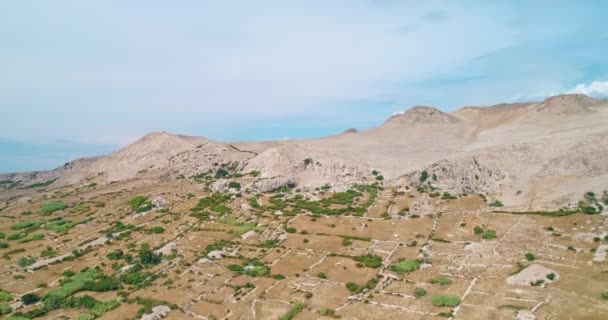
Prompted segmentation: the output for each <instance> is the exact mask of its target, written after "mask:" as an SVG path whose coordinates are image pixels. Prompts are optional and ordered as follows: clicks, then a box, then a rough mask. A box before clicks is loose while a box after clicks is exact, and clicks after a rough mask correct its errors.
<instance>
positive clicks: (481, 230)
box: [473, 226, 484, 234]
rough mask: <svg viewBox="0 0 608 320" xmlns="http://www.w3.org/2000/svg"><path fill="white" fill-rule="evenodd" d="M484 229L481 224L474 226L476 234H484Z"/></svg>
mask: <svg viewBox="0 0 608 320" xmlns="http://www.w3.org/2000/svg"><path fill="white" fill-rule="evenodd" d="M483 231H484V230H483V228H482V227H480V226H475V228H473V232H475V234H482V233H483Z"/></svg>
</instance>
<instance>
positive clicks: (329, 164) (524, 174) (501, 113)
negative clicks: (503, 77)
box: [2, 95, 608, 210]
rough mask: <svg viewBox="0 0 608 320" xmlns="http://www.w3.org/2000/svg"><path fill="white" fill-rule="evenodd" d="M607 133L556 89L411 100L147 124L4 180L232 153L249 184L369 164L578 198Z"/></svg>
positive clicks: (120, 171)
mask: <svg viewBox="0 0 608 320" xmlns="http://www.w3.org/2000/svg"><path fill="white" fill-rule="evenodd" d="M607 135H608V104H607V102H606V101H601V100H594V99H592V98H589V97H587V96H584V95H560V96H555V97H550V98H548V99H546V100H544V101H542V102H536V103H516V104H499V105H495V106H490V107H465V108H462V109H459V110H456V111H454V112H451V113H445V112H442V111H441V110H439V109H436V108H433V107H414V108H412V109H409V110H406V111H405V112H403V113H401V114H398V115H394V116H392V117H390V118H389V119H388V120H387V121H386V122H385V123H384V124H382V125H381V126H379V127H376V128H373V129H370V130H367V131H362V132H358V131H356V130H347V132H345V133H342V134H339V135H335V136H331V137H327V138H322V139H312V140H298V141H274V142H238V143H220V142H213V141H209V140H207V139H204V138H199V137H187V136H180V135H173V134H169V133H153V134H149V135H146V136H145V137H143V138H141V139H140V140H138V141H136V142H134V143H133V144H131V145H129V146H127V147H125V148H123V149H121V150H119V151H117V152H115V153H114V154H111V155H108V156H104V157H99V158H95V159H83V160H77V161H74V162H72V163H69V164H66V166H64V167H62V168H59V169H56V170H54V171H51V172H39V173H28V174H15V175H4V178H2V180H5V181H7V182H6V183H5V184H8V181H11V182H16V183H18V184H19V185H20V186H27V185H28V184H33V183H43V182H44V181H48V180H50V179H57V181H56V182H55V184H56V185H61V184H74V183H78V182H82V181H89V182H95V183H110V182H113V181H123V180H129V179H134V178H136V177H144V176H145V177H175V176H180V175H181V176H192V175H196V174H202V173H205V172H208V171H211V170H213V169H214V168H215V167H217V166H218V164H224V165H226V164H228V163H231V164H232V165H234V166H237V167H239V168H240V169H241V170H243V171H244V172H250V171H259V172H260V176H259V179H260V180H265V181H266V182H263V181H262V182H258V183H257V184H255V185H254V186H259V185H271V186H277V185H281V184H282V183H286V182H290V183H294V184H297V185H298V186H299V187H300V188H316V187H319V186H323V185H326V184H330V185H332V186H334V187H338V188H346V187H347V186H348V185H352V184H353V183H357V182H366V181H371V180H372V179H374V177H372V176H371V175H370V172H371V171H372V170H377V171H379V172H380V173H381V174H382V175H383V177H384V178H385V180H386V183H387V184H389V185H390V184H401V183H406V182H407V183H410V182H411V181H410V180H411V179H409V180H408V178H407V177H408V176H412V175H415V174H416V173H419V172H422V171H423V170H427V171H429V170H430V171H433V172H436V174H437V175H438V176H439V181H438V182H437V183H436V187H438V188H440V189H442V190H443V191H447V192H452V193H484V194H487V195H491V196H493V197H497V198H501V199H504V202H505V204H506V205H507V206H509V207H513V208H518V209H526V210H531V209H539V208H549V207H554V208H559V207H562V206H567V205H568V204H570V203H571V202H572V201H576V200H577V197H578V193H580V192H579V191H580V190H581V189H590V190H594V189H596V188H602V187H604V186H603V185H602V183H603V182H604V181H606V179H607V178H608V168H607V165H606V163H607V161H606V159H608V158H607V157H606V152H607V151H606V150H608V139H606V136H607ZM471 164H474V165H471ZM471 175H472V176H471ZM475 176H476V177H477V178H475ZM565 181H567V183H563V182H565Z"/></svg>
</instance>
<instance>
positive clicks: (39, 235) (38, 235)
mask: <svg viewBox="0 0 608 320" xmlns="http://www.w3.org/2000/svg"><path fill="white" fill-rule="evenodd" d="M42 239H44V234H42V233H36V234H33V235H32V236H30V237H29V238H26V239H21V240H19V243H27V242H30V241H38V240H42Z"/></svg>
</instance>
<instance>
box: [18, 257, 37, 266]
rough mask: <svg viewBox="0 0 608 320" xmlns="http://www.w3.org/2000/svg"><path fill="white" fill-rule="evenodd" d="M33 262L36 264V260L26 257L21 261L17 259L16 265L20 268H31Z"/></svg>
mask: <svg viewBox="0 0 608 320" xmlns="http://www.w3.org/2000/svg"><path fill="white" fill-rule="evenodd" d="M34 262H36V259H34V258H32V257H29V256H28V257H22V258H21V259H19V261H17V264H18V265H19V266H20V267H21V268H26V267H28V266H31V265H32V264H34Z"/></svg>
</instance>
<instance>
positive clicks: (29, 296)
mask: <svg viewBox="0 0 608 320" xmlns="http://www.w3.org/2000/svg"><path fill="white" fill-rule="evenodd" d="M38 301H40V297H39V296H38V295H37V294H35V293H26V294H24V295H23V296H21V302H23V304H24V305H26V306H27V305H30V304H34V303H36V302H38Z"/></svg>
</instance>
